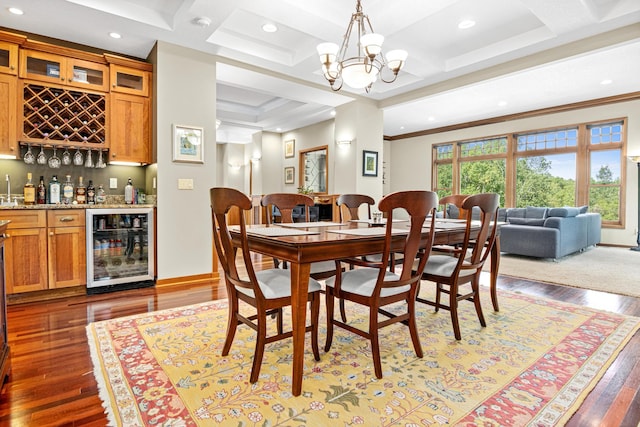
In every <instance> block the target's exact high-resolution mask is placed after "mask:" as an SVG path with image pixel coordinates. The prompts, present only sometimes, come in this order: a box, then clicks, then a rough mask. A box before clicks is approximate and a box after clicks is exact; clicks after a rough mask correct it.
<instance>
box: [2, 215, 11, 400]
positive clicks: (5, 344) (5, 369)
mask: <svg viewBox="0 0 640 427" xmlns="http://www.w3.org/2000/svg"><path fill="white" fill-rule="evenodd" d="M6 232H7V224H6V223H3V224H1V225H0V389H2V386H3V385H4V380H5V379H6V378H7V376H8V375H9V371H10V370H11V352H10V351H9V334H8V333H7V294H6V289H5V280H4V258H5V252H4V241H5V234H6Z"/></svg>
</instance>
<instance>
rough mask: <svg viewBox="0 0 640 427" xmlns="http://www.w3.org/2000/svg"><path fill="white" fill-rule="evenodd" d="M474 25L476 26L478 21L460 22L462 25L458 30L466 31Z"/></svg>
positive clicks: (459, 25)
mask: <svg viewBox="0 0 640 427" xmlns="http://www.w3.org/2000/svg"><path fill="white" fill-rule="evenodd" d="M474 25H476V21H474V20H473V19H463V20H462V21H460V23H458V28H460V29H461V30H466V29H469V28H471V27H473V26H474Z"/></svg>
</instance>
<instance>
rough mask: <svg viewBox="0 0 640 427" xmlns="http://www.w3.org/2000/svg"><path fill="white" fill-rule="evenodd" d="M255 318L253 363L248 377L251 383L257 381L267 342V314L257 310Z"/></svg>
mask: <svg viewBox="0 0 640 427" xmlns="http://www.w3.org/2000/svg"><path fill="white" fill-rule="evenodd" d="M257 320H258V328H257V331H256V332H257V337H256V350H255V352H254V354H253V365H252V366H251V377H250V378H249V382H251V383H252V384H253V383H255V382H256V381H258V376H259V375H260V365H262V357H263V356H264V346H265V345H266V342H267V316H266V315H265V313H264V312H259V313H258V319H257Z"/></svg>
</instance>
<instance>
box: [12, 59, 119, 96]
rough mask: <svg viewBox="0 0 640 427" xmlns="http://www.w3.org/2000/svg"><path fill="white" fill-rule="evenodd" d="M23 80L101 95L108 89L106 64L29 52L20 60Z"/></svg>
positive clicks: (107, 68)
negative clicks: (95, 92) (89, 91)
mask: <svg viewBox="0 0 640 427" xmlns="http://www.w3.org/2000/svg"><path fill="white" fill-rule="evenodd" d="M20 77H22V78H25V79H34V80H39V81H44V82H50V83H58V84H64V85H69V86H75V87H79V88H84V89H93V90H99V91H102V92H106V91H107V90H108V88H109V67H108V66H107V65H106V64H98V63H95V62H91V61H85V60H82V59H75V58H68V57H64V56H60V55H55V54H52V53H48V52H40V51H35V50H29V49H24V50H23V51H22V54H21V56H20Z"/></svg>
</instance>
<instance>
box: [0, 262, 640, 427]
mask: <svg viewBox="0 0 640 427" xmlns="http://www.w3.org/2000/svg"><path fill="white" fill-rule="evenodd" d="M265 265H266V264H265ZM270 265H271V261H270V260H269V261H268V265H266V266H267V267H269V266H270ZM483 280H488V277H483ZM498 286H499V289H509V290H514V291H516V290H517V291H520V292H523V293H526V294H533V295H539V296H544V297H548V298H553V299H557V300H561V301H569V302H572V303H576V304H582V305H585V306H589V307H594V308H598V309H603V310H608V311H612V312H617V313H624V314H628V315H633V316H640V299H638V298H631V297H624V296H618V295H612V294H604V293H601V292H593V291H584V290H581V289H576V288H569V287H563V286H554V285H549V284H543V283H537V282H530V281H526V280H520V279H514V278H510V277H505V276H500V277H499V282H498ZM224 297H225V291H224V285H223V284H220V283H218V281H215V282H212V283H210V284H207V285H202V284H200V285H191V286H190V285H180V286H172V287H164V288H144V289H136V290H128V291H119V292H114V293H108V294H102V295H92V296H75V297H68V298H64V299H59V300H52V301H46V302H39V303H24V304H17V305H11V306H9V307H8V328H9V345H10V346H11V353H12V373H11V376H10V378H9V380H8V382H7V383H6V384H5V385H4V387H3V389H2V395H1V396H0V426H20V427H22V426H39V427H40V426H54V425H55V426H104V425H105V424H106V417H105V415H104V413H103V408H102V403H101V400H100V398H99V397H98V388H97V384H96V382H95V379H94V376H93V372H92V369H93V366H92V363H91V359H90V356H89V348H88V345H87V338H86V333H85V326H86V325H87V324H88V323H90V322H92V321H97V320H104V319H110V318H116V317H121V316H126V315H131V314H136V313H143V312H148V311H153V310H161V309H165V308H171V307H179V306H183V305H188V304H193V303H198V302H204V301H208V300H212V299H219V298H224ZM639 389H640V334H638V333H637V334H636V335H635V336H634V337H633V339H632V340H631V342H630V343H629V344H628V345H627V346H626V348H625V349H624V350H623V351H622V353H621V354H620V355H619V356H618V358H617V359H616V361H615V362H614V363H613V364H612V365H611V367H610V368H609V370H608V371H607V373H606V374H605V376H604V377H603V378H602V380H601V381H600V382H599V383H598V385H597V386H596V388H595V389H594V390H593V391H592V392H591V393H590V394H589V396H588V397H587V399H586V401H585V402H584V404H583V405H582V407H581V408H580V409H579V411H578V412H577V413H576V414H575V415H574V416H573V418H571V420H569V422H568V423H567V425H568V426H586V425H589V426H634V427H637V426H638V424H639V422H640V395H639V392H638V390H639Z"/></svg>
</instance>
